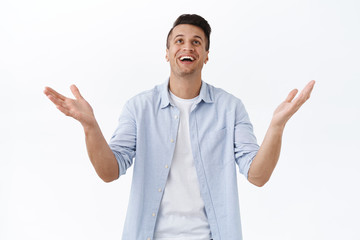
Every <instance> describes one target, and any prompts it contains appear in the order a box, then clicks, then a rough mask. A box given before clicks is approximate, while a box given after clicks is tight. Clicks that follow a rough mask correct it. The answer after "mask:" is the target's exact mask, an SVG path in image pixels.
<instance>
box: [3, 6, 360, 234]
mask: <svg viewBox="0 0 360 240" xmlns="http://www.w3.org/2000/svg"><path fill="white" fill-rule="evenodd" d="M183 13H197V14H200V15H202V16H203V17H205V18H206V19H207V20H208V22H209V23H210V25H211V27H212V29H213V32H212V36H211V46H210V55H209V62H208V64H206V65H205V67H204V69H203V80H205V81H206V82H208V83H210V84H212V85H215V86H216V87H220V88H223V89H224V90H226V91H228V92H230V93H232V94H234V95H235V96H237V97H239V98H240V99H241V100H242V101H243V102H244V104H245V106H246V109H247V111H248V113H249V115H250V118H251V121H252V123H253V125H254V129H255V134H256V136H257V138H258V142H259V144H260V143H261V142H262V140H263V137H264V135H265V132H266V130H267V127H268V124H269V122H270V120H271V117H272V113H273V111H274V109H275V108H276V107H277V106H278V104H280V103H281V101H283V100H284V99H285V98H286V96H287V94H288V93H289V92H290V91H291V90H292V89H293V88H299V89H302V88H303V87H304V86H305V85H306V83H307V82H309V81H310V80H312V79H315V80H316V81H317V82H316V85H315V88H314V91H313V93H312V97H311V98H310V99H309V101H308V102H306V104H305V105H304V106H303V107H302V108H301V109H300V111H299V112H298V113H296V115H294V117H293V118H292V119H291V120H290V121H289V123H288V125H287V127H286V129H285V132H284V137H283V146H282V152H281V156H280V160H279V162H278V165H277V167H276V169H275V171H274V173H273V176H272V178H271V179H270V181H269V182H268V183H267V184H266V185H265V186H264V187H262V188H258V187H255V186H253V185H251V184H250V183H249V182H247V180H246V179H245V178H244V177H243V176H242V175H240V174H239V175H238V185H239V195H240V209H241V219H242V227H243V237H244V239H246V240H258V239H266V240H288V239H294V240H304V239H307V240H309V239H360V233H359V216H360V207H359V203H360V195H359V186H358V185H359V183H360V176H359V170H360V163H359V161H360V157H359V147H360V140H359V134H360V127H359V122H360V106H359V105H360V99H359V94H358V92H359V87H360V83H359V82H360V57H359V56H360V27H359V26H360V17H359V16H360V14H359V13H360V2H359V1H357V0H342V1H340V0H338V1H335V0H311V1H310V0H302V1H300V0H298V1H292V0H274V1H267V0H240V1H239V0H236V1H230V0H223V1H211V0H203V1H202V0H201V1H189V0H183V1H165V0H163V1H156V0H153V1H145V0H143V1H140V0H135V1H113V0H101V1H100V0H99V1H96V0H86V1H85V0H81V1H80V0H62V1H49V0H34V1H27V0H1V1H0V239H1V240H20V239H28V240H43V239H52V240H58V239H66V240H67V239H89V240H90V239H109V240H111V239H113V240H115V239H121V235H122V231H123V224H124V220H125V215H126V210H127V204H128V200H129V199H128V198H129V191H130V185H131V180H132V168H130V169H129V170H128V172H127V174H126V175H124V176H121V177H120V179H118V180H117V181H115V182H112V183H104V182H102V181H101V179H100V178H98V176H97V175H96V173H95V171H94V169H93V167H92V165H91V163H90V161H89V159H88V156H87V152H86V148H85V142H84V134H83V130H82V127H81V125H80V124H79V123H78V122H76V121H75V120H73V119H71V118H69V117H66V116H64V115H63V114H62V113H61V112H59V111H58V110H57V109H56V108H55V106H54V105H53V104H52V103H51V102H50V101H49V100H48V99H47V98H46V96H45V95H44V94H43V89H44V87H45V86H51V87H53V88H54V89H56V90H57V91H59V92H61V93H62V94H64V95H66V96H69V97H70V96H71V97H72V94H71V92H70V90H69V86H70V85H71V84H73V83H74V84H76V85H77V86H78V87H79V89H80V91H81V93H82V95H83V96H84V97H85V98H86V99H87V100H88V101H89V102H90V104H91V105H92V106H93V108H94V111H95V114H96V117H97V120H98V122H99V124H100V126H101V128H102V131H103V134H104V136H105V138H106V139H107V140H109V139H110V137H111V135H112V133H113V131H114V130H115V128H116V126H117V120H118V117H119V115H120V112H121V110H122V107H123V105H124V103H125V102H126V100H128V99H129V98H131V97H132V96H134V95H136V94H137V93H139V92H141V91H144V90H148V89H150V88H152V87H153V86H154V85H157V84H161V83H163V82H164V81H166V79H167V77H168V76H169V65H168V63H167V62H166V61H165V42H166V41H165V40H166V36H167V33H168V31H169V29H170V28H171V25H172V23H173V22H174V21H175V19H176V18H177V17H178V16H179V15H180V14H183Z"/></svg>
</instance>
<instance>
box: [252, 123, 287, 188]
mask: <svg viewBox="0 0 360 240" xmlns="http://www.w3.org/2000/svg"><path fill="white" fill-rule="evenodd" d="M283 131H284V126H276V125H275V124H273V123H271V124H270V126H269V129H268V130H267V132H266V135H265V138H264V141H263V143H262V144H261V146H260V149H259V151H258V153H257V154H256V156H255V158H254V159H253V162H252V163H251V166H250V169H249V173H248V180H249V181H250V182H251V183H253V184H254V185H256V186H259V187H261V186H263V185H264V184H265V183H266V182H267V181H268V180H269V179H270V176H271V174H272V172H273V170H274V168H275V166H276V164H277V162H278V159H279V156H280V149H281V140H282V135H283Z"/></svg>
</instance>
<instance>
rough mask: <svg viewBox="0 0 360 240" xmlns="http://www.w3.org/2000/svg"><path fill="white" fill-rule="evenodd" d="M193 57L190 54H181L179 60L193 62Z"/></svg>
mask: <svg viewBox="0 0 360 240" xmlns="http://www.w3.org/2000/svg"><path fill="white" fill-rule="evenodd" d="M194 60H195V59H194V58H193V57H191V56H182V57H180V61H182V62H193V61H194Z"/></svg>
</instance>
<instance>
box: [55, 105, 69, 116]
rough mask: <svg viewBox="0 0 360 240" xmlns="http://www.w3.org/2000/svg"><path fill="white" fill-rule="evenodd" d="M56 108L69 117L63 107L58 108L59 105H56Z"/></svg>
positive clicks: (67, 111)
mask: <svg viewBox="0 0 360 240" xmlns="http://www.w3.org/2000/svg"><path fill="white" fill-rule="evenodd" d="M56 108H57V109H59V110H60V111H61V112H62V113H63V114H65V115H66V116H70V111H69V110H68V109H67V108H64V107H63V106H59V105H56Z"/></svg>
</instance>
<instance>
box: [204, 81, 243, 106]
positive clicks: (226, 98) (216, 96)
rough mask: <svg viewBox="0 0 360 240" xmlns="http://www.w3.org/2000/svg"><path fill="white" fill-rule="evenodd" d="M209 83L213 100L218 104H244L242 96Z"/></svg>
mask: <svg viewBox="0 0 360 240" xmlns="http://www.w3.org/2000/svg"><path fill="white" fill-rule="evenodd" d="M206 84H207V87H208V88H209V92H211V93H212V95H213V101H214V103H216V104H221V105H224V104H225V105H227V106H242V105H243V103H242V101H241V99H240V98H238V97H236V96H234V95H233V94H231V93H229V92H227V91H226V90H224V89H222V88H219V87H215V86H213V85H211V84H208V83H206Z"/></svg>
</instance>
